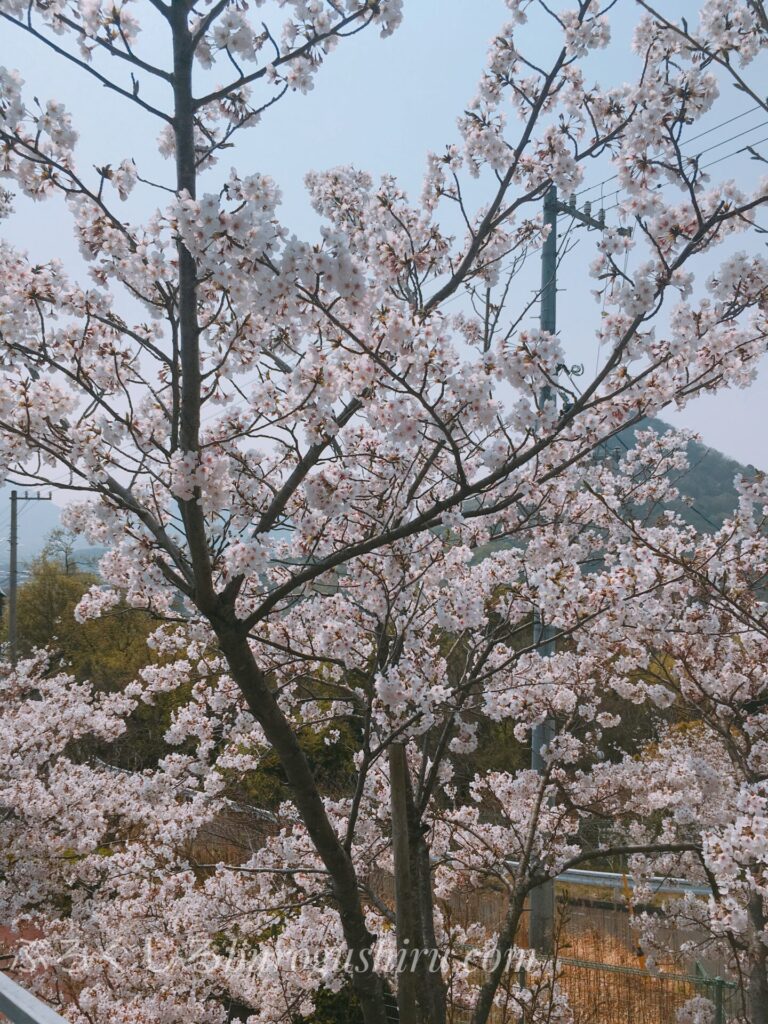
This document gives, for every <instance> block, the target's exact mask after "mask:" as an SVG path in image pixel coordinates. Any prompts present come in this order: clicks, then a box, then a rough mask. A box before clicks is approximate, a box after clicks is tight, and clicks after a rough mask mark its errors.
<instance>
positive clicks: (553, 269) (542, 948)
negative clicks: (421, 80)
mask: <svg viewBox="0 0 768 1024" xmlns="http://www.w3.org/2000/svg"><path fill="white" fill-rule="evenodd" d="M557 205H558V204H557V188H556V187H555V186H554V185H551V186H550V188H549V189H548V191H547V194H546V196H545V197H544V223H545V225H548V227H549V234H548V235H547V237H546V238H545V240H544V245H543V247H542V250H541V317H540V325H541V329H542V331H547V332H548V333H549V334H554V333H555V331H556V330H557ZM552 397H553V396H552V388H551V387H549V386H548V385H545V386H544V387H543V388H542V389H541V396H540V402H541V404H542V405H544V404H545V403H546V402H549V401H551V400H552ZM533 642H534V645H535V646H536V648H537V650H538V651H539V653H540V654H541V656H542V658H549V657H550V656H551V655H552V654H554V653H555V642H554V640H553V639H552V630H551V627H549V626H547V625H546V624H545V623H544V621H543V620H542V617H541V613H540V611H539V609H538V608H536V609H534V613H533ZM554 735H555V723H554V721H553V720H552V719H551V718H548V719H546V721H544V722H542V723H541V725H535V726H534V727H533V731H532V733H531V768H532V769H533V771H535V772H538V773H539V774H541V773H542V772H543V771H544V767H545V766H544V758H543V757H542V756H541V748H542V747H544V746H546V745H547V744H549V743H550V742H551V741H552V738H553V737H554ZM554 921H555V883H554V881H549V882H545V883H544V884H543V885H539V886H537V887H536V888H535V889H531V895H530V897H529V919H528V945H529V946H530V947H531V948H532V949H535V950H536V951H537V952H539V953H543V954H544V955H549V954H551V952H552V944H553V938H554Z"/></svg>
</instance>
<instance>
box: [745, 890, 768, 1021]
mask: <svg viewBox="0 0 768 1024" xmlns="http://www.w3.org/2000/svg"><path fill="white" fill-rule="evenodd" d="M748 912H749V920H750V924H751V925H752V928H753V930H754V936H753V939H754V945H753V950H752V951H751V952H752V965H751V967H750V971H749V992H748V1003H749V1020H750V1024H768V949H766V946H765V942H764V940H763V936H764V935H765V926H766V919H765V911H764V910H763V897H762V896H761V895H760V893H755V894H754V895H753V896H752V897H751V898H750V901H749V908H748Z"/></svg>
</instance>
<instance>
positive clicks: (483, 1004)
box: [472, 887, 525, 1024]
mask: <svg viewBox="0 0 768 1024" xmlns="http://www.w3.org/2000/svg"><path fill="white" fill-rule="evenodd" d="M524 904H525V890H524V889H523V888H522V887H518V888H516V889H515V891H514V893H513V894H512V900H511V902H510V905H509V910H508V911H507V916H506V918H505V920H504V925H503V926H502V929H501V931H500V933H499V938H498V942H497V944H496V951H497V961H496V964H495V965H494V968H493V970H492V971H491V973H490V974H489V976H488V978H487V979H486V981H485V982H484V983H483V986H482V988H481V989H480V992H479V994H478V996H477V1002H476V1003H475V1009H474V1012H473V1014H472V1024H487V1021H488V1018H489V1016H490V1013H491V1009H492V1008H493V1000H494V997H495V995H496V992H497V990H498V988H499V985H500V983H501V979H502V978H503V977H504V972H505V971H506V970H507V967H508V964H507V958H508V956H509V952H510V950H511V949H512V946H513V944H514V941H515V935H516V934H517V929H518V926H519V924H520V918H521V917H522V914H523V906H524Z"/></svg>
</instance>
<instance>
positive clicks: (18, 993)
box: [0, 971, 67, 1024]
mask: <svg viewBox="0 0 768 1024" xmlns="http://www.w3.org/2000/svg"><path fill="white" fill-rule="evenodd" d="M0 1013H3V1014H5V1016H6V1017H7V1018H8V1020H10V1021H12V1022H13V1024H67V1022H66V1021H65V1020H64V1018H63V1017H60V1016H59V1014H58V1013H56V1011H55V1010H52V1009H51V1008H50V1006H48V1005H46V1003H44V1002H43V1001H42V1000H40V999H38V998H37V996H33V995H32V993H31V992H28V991H27V990H26V989H25V988H22V986H21V985H17V984H16V982H15V981H12V980H11V979H10V978H9V977H8V975H7V974H3V973H2V971H0Z"/></svg>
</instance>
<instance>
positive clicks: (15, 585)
mask: <svg viewBox="0 0 768 1024" xmlns="http://www.w3.org/2000/svg"><path fill="white" fill-rule="evenodd" d="M51 499H52V495H50V494H48V495H41V494H27V492H26V491H25V492H24V494H23V495H22V499H21V500H22V501H25V502H26V501H51ZM9 575H10V579H9V586H8V651H9V655H10V659H11V664H12V665H15V664H16V662H17V661H18V624H17V618H16V599H17V595H18V589H19V494H18V491H11V565H10V574H9Z"/></svg>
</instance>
